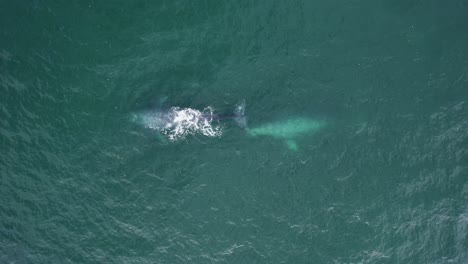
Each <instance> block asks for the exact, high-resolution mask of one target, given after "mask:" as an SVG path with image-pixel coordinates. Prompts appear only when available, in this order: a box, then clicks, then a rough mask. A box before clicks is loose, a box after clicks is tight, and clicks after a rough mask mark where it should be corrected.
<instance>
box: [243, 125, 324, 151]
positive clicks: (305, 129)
mask: <svg viewBox="0 0 468 264" xmlns="http://www.w3.org/2000/svg"><path fill="white" fill-rule="evenodd" d="M324 126H325V122H324V121H322V120H318V119H310V118H291V119H287V120H283V121H278V122H273V123H268V124H265V125H262V126H258V127H254V128H250V129H247V133H248V134H249V135H251V136H254V137H256V136H269V137H273V138H276V139H282V140H285V141H286V145H287V146H288V148H289V149H290V150H298V149H299V147H298V145H297V143H296V138H298V137H301V136H305V135H311V134H313V133H315V132H317V131H319V130H320V129H322V128H323V127H324Z"/></svg>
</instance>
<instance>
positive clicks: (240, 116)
mask: <svg viewBox="0 0 468 264" xmlns="http://www.w3.org/2000/svg"><path fill="white" fill-rule="evenodd" d="M234 121H235V122H236V124H237V125H238V126H240V127H241V128H243V129H247V117H246V116H245V100H244V99H242V100H241V101H240V102H239V103H237V104H236V107H235V108H234Z"/></svg>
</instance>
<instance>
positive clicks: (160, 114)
mask: <svg viewBox="0 0 468 264" xmlns="http://www.w3.org/2000/svg"><path fill="white" fill-rule="evenodd" d="M227 119H232V120H234V121H235V123H236V124H237V125H239V126H240V127H241V128H246V127H247V118H246V116H245V101H244V100H241V101H240V102H239V103H238V104H236V106H235V108H234V111H233V113H230V114H215V113H214V110H213V107H210V106H209V107H206V108H205V109H203V111H199V110H196V109H192V108H180V107H171V108H170V109H168V110H166V111H159V110H147V111H142V112H137V113H134V114H133V115H132V121H133V122H135V123H137V124H139V125H141V126H143V127H145V128H149V129H152V130H156V131H157V132H159V133H161V134H163V135H165V136H166V137H167V138H168V139H169V140H170V141H177V140H180V139H184V138H186V137H187V136H189V135H197V134H201V135H204V136H207V137H220V136H221V135H222V134H223V129H222V128H223V127H222V125H221V124H220V122H219V121H220V120H227Z"/></svg>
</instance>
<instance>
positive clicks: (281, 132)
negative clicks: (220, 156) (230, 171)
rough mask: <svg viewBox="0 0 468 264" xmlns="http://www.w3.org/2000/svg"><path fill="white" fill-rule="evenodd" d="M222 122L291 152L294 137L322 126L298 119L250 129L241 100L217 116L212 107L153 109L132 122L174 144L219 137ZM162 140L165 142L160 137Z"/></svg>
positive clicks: (321, 124)
mask: <svg viewBox="0 0 468 264" xmlns="http://www.w3.org/2000/svg"><path fill="white" fill-rule="evenodd" d="M225 119H232V120H234V121H235V122H236V123H237V125H239V126H240V127H241V128H243V129H244V130H245V131H246V133H247V134H248V135H250V136H253V137H259V136H267V137H272V138H276V139H281V140H284V141H285V142H286V145H287V147H288V148H289V149H290V150H298V149H299V147H298V145H297V143H296V139H297V138H299V137H303V136H306V135H311V134H314V133H315V132H317V131H319V130H320V129H322V128H323V127H324V126H325V122H324V121H323V120H319V119H311V118H305V117H297V118H290V119H286V120H282V121H277V122H272V123H267V124H264V125H260V126H257V127H253V128H249V127H248V126H247V117H246V116H245V101H244V100H242V101H241V102H239V103H238V104H237V105H236V106H235V108H234V111H233V112H232V113H231V114H216V113H214V111H213V108H212V107H206V108H205V109H203V110H202V111H199V110H196V109H192V108H180V107H171V108H170V109H167V110H155V109H153V110H147V111H142V112H137V113H134V114H133V115H132V120H133V121H134V122H135V123H137V124H140V125H142V126H143V127H145V128H149V129H152V130H155V131H157V132H159V133H160V134H163V135H165V136H166V137H167V139H169V140H170V141H177V140H179V139H183V138H185V137H186V136H187V135H194V134H202V135H205V136H208V137H220V136H221V135H222V126H221V124H220V122H219V121H221V120H225ZM162 140H163V141H165V140H164V139H163V138H162Z"/></svg>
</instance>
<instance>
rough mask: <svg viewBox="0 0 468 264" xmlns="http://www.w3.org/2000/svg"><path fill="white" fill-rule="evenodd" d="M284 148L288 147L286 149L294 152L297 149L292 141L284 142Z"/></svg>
mask: <svg viewBox="0 0 468 264" xmlns="http://www.w3.org/2000/svg"><path fill="white" fill-rule="evenodd" d="M286 146H287V147H288V149H290V150H294V151H297V150H298V149H299V147H298V146H297V142H296V141H295V140H292V139H288V140H286Z"/></svg>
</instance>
